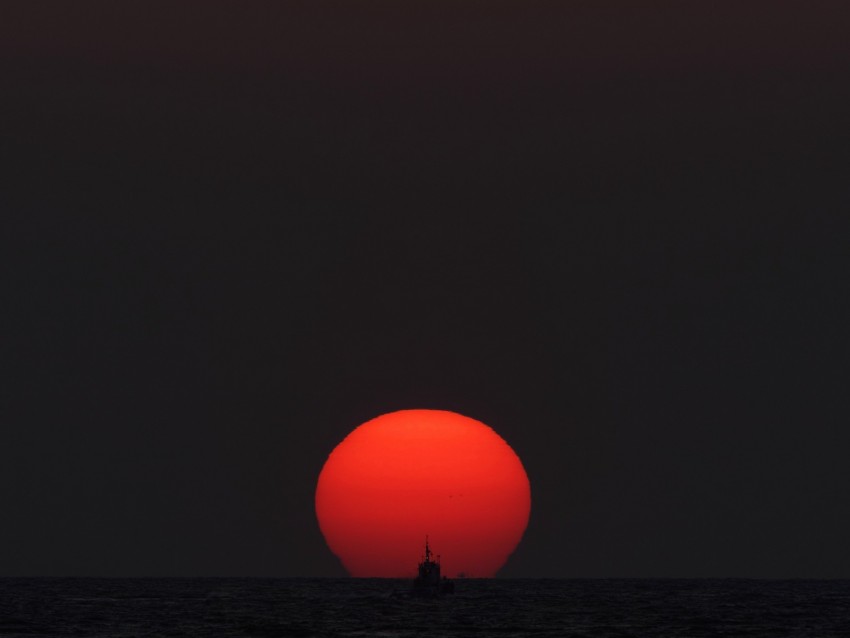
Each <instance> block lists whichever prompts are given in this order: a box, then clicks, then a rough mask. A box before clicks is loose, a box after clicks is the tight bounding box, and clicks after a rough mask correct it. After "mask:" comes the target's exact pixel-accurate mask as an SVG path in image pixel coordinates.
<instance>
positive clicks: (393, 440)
mask: <svg viewBox="0 0 850 638" xmlns="http://www.w3.org/2000/svg"><path fill="white" fill-rule="evenodd" d="M530 511H531V488H530V485H529V483H528V476H526V473H525V469H524V468H523V466H522V463H521V462H520V460H519V457H518V456H517V455H516V453H515V452H514V451H513V450H512V449H511V447H510V446H509V445H508V444H507V443H506V442H505V441H504V439H502V438H501V437H500V436H499V435H498V434H496V433H495V432H494V431H493V430H492V429H491V428H489V427H488V426H486V425H484V424H483V423H481V422H480V421H476V420H474V419H470V418H468V417H465V416H462V415H460V414H456V413H454V412H446V411H442V410H402V411H400V412H392V413H390V414H385V415H383V416H379V417H377V418H375V419H372V420H371V421H367V422H366V423H364V424H363V425H361V426H360V427H358V428H357V429H355V430H354V431H353V432H352V433H351V434H349V435H348V436H347V437H345V439H344V440H343V441H342V443H340V444H339V445H338V446H337V447H336V448H335V449H334V451H333V452H331V455H330V456H329V457H328V460H327V461H326V462H325V466H324V467H323V468H322V472H321V474H320V475H319V483H318V485H317V487H316V515H317V516H318V519H319V527H320V528H321V530H322V533H323V534H324V536H325V540H326V541H327V543H328V546H329V547H330V549H331V551H333V553H334V554H336V555H337V556H338V557H339V559H340V560H341V561H342V564H343V565H344V566H345V568H346V569H347V570H348V572H349V573H350V574H351V575H352V576H358V577H366V576H379V577H393V578H401V577H408V576H413V575H414V574H415V572H416V565H417V561H418V559H419V558H420V554H421V552H422V547H423V544H424V541H425V535H426V534H427V535H428V536H429V538H430V543H431V549H432V550H433V551H434V553H436V554H440V555H441V557H442V565H443V573H444V574H445V575H447V576H457V575H466V576H471V577H491V576H495V574H496V572H497V571H498V570H499V568H501V567H502V565H504V564H505V561H506V560H507V559H508V556H510V554H511V552H513V551H514V549H515V548H516V546H517V544H518V543H519V541H520V539H521V538H522V534H523V532H524V531H525V528H526V525H528V516H529V512H530Z"/></svg>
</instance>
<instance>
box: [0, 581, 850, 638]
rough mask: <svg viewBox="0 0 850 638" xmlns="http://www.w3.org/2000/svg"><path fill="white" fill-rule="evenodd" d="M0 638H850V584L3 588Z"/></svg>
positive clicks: (64, 584)
mask: <svg viewBox="0 0 850 638" xmlns="http://www.w3.org/2000/svg"><path fill="white" fill-rule="evenodd" d="M0 636H9V637H12V636H20V637H27V638H33V637H36V636H51V637H52V636H110V637H123V636H216V637H227V636H282V637H287V636H292V637H299V636H317V637H319V636H346V637H366V636H381V637H383V638H395V637H407V636H446V637H455V636H457V637H468V636H476V637H479V636H499V637H501V638H507V637H510V636H537V637H542V636H687V637H698V636H770V637H774V636H813V637H817V638H824V637H827V636H842V637H847V636H850V580H739V579H731V580H727V579H711V580H676V579H663V580H646V579H624V580H557V579H551V580H550V579H541V580H537V579H528V580H525V579H523V580H509V579H498V578H497V579H489V580H483V579H482V580H477V579H461V580H457V581H456V591H455V593H454V594H453V595H446V596H443V597H441V598H433V599H431V598H418V597H415V596H413V595H412V594H411V587H410V581H402V580H387V579H356V578H346V579H319V578H305V579H256V578H248V579H243V578H165V579H157V578H143V579H138V578H135V579H88V578H83V579H77V578H57V579H46V578H45V579H40V578H31V579H26V578H24V579H16V578H6V579H0Z"/></svg>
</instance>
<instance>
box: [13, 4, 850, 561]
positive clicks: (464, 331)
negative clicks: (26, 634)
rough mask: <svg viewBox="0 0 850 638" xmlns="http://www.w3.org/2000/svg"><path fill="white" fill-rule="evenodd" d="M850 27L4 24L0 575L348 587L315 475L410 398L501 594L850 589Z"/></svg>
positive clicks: (675, 19)
mask: <svg viewBox="0 0 850 638" xmlns="http://www.w3.org/2000/svg"><path fill="white" fill-rule="evenodd" d="M741 4H746V7H741V6H739V5H741ZM848 24H850V12H848V9H847V3H846V2H817V1H807V2H795V3H791V2H764V1H758V2H749V3H738V2H734V3H714V2H708V1H706V2H680V1H672V0H671V1H669V2H658V1H656V0H651V1H647V2H632V1H628V2H626V1H625V0H623V1H621V2H604V1H594V2H591V1H575V2H573V1H563V2H536V1H532V2H511V3H506V2H488V1H480V2H478V1H476V2H473V1H471V0H459V1H457V2H445V1H435V2H424V1H421V0H416V1H414V2H407V1H404V0H394V1H387V2H377V1H375V0H364V1H362V2H360V1H355V0H350V1H346V2H335V3H328V2H321V1H319V2H306V1H305V2H260V1H255V2H235V1H233V2H224V1H222V0H214V1H205V2H153V1H151V2H113V1H111V0H110V1H106V0H104V1H102V2H73V3H71V2H41V1H38V0H31V1H26V2H23V1H21V2H17V1H12V2H3V4H2V7H0V86H2V93H1V94H0V162H2V164H3V168H2V172H0V295H2V296H0V299H2V305H0V575H6V576H13V575H30V576H38V575H78V576H92V575H99V576H145V575H175V576H176V575H185V576H193V575H199V576H200V575H222V576H228V575H233V576H239V575H248V576H252V575H256V576H339V575H343V574H344V570H343V569H342V567H341V566H340V564H339V563H338V561H337V560H336V558H335V557H334V556H333V555H332V554H331V553H330V551H329V550H328V549H327V547H326V546H325V543H324V540H323V538H322V536H321V533H320V531H319V528H318V525H317V523H316V519H315V514H314V509H313V497H314V491H315V485H316V479H317V477H318V474H319V471H320V470H321V467H322V464H323V463H324V461H325V459H326V458H327V456H328V454H329V453H330V451H331V450H332V449H333V447H334V446H335V445H336V444H337V443H338V442H339V441H341V440H342V438H343V437H344V436H345V435H346V434H347V433H348V432H349V431H350V430H352V429H353V428H354V427H356V426H357V425H359V424H360V423H362V422H364V421H366V420H367V419H370V418H372V417H374V416H377V415H379V414H383V413H386V412H389V411H393V410H397V409H402V408H418V407H424V408H441V409H449V410H455V411H457V412H460V413H462V414H465V415H468V416H471V417H473V418H476V419H479V420H481V421H483V422H485V423H487V424H488V425H490V426H491V427H493V428H494V429H495V430H496V431H497V432H498V433H499V434H501V435H502V436H503V437H504V438H505V439H506V440H507V441H508V442H509V443H510V445H511V446H512V447H513V448H514V450H515V451H516V452H517V454H518V455H519V456H520V458H521V459H522V461H523V463H524V465H525V468H526V471H527V472H528V475H529V478H530V481H531V487H532V513H531V521H530V524H529V527H528V530H527V532H526V535H525V538H524V540H523V541H522V543H521V544H520V546H519V548H518V549H517V551H516V552H515V554H514V555H513V556H512V558H511V559H510V560H509V562H508V564H507V565H506V566H505V568H504V569H503V570H502V572H501V575H503V576H512V577H513V576H516V577H519V576H528V577H541V576H554V577H574V576H576V577H578V576H593V577H596V576H599V577H606V576H645V577H652V576H693V577H707V576H747V577H749V576H755V577H835V576H843V577H850V543H848V538H850V507H848V504H849V503H850V469H848V467H850V462H848V459H850V393H848V388H850V336H849V335H850V291H848V277H850V268H848V256H849V255H850V223H849V222H850V37H848ZM419 549H420V548H418V547H417V548H415V549H414V555H413V557H412V560H413V561H415V560H416V558H418V552H419ZM444 558H445V559H447V558H446V557H444Z"/></svg>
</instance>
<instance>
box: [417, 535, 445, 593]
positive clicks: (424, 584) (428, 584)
mask: <svg viewBox="0 0 850 638" xmlns="http://www.w3.org/2000/svg"><path fill="white" fill-rule="evenodd" d="M431 556H433V552H431V548H430V546H429V545H428V537H427V536H426V537H425V557H424V559H423V560H422V562H421V563H419V575H418V576H417V577H416V578H415V579H414V580H413V593H414V594H416V595H417V596H441V595H442V594H453V593H454V591H455V584H454V581H451V580H449V579H448V578H446V577H445V576H443V577H440V557H439V556H437V560H431Z"/></svg>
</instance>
